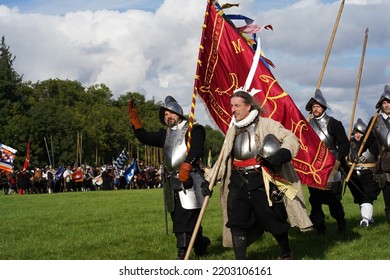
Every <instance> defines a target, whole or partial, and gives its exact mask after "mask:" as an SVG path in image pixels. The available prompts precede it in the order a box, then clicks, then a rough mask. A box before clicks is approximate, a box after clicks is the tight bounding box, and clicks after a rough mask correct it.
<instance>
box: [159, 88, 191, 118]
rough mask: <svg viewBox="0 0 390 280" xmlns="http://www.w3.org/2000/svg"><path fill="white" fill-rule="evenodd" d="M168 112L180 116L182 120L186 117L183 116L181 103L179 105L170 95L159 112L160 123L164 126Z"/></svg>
mask: <svg viewBox="0 0 390 280" xmlns="http://www.w3.org/2000/svg"><path fill="white" fill-rule="evenodd" d="M167 110H168V111H171V112H173V113H175V114H177V115H179V116H180V117H181V118H183V119H185V117H184V115H183V108H181V106H180V105H179V103H177V101H176V99H175V98H173V97H172V96H170V95H168V96H167V97H165V101H164V104H163V105H161V107H160V112H159V116H160V122H161V123H162V124H164V125H166V123H165V120H164V116H165V111H167Z"/></svg>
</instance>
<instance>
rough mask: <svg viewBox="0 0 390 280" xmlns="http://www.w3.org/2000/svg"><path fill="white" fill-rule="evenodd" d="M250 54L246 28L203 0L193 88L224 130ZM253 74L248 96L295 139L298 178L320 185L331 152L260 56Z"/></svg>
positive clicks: (328, 167)
mask: <svg viewBox="0 0 390 280" xmlns="http://www.w3.org/2000/svg"><path fill="white" fill-rule="evenodd" d="M219 8H220V6H219ZM257 47H260V46H257ZM254 54H255V51H254V49H253V46H252V45H251V44H250V42H248V40H247V39H246V37H245V34H242V33H240V32H239V31H238V30H237V28H236V27H235V26H234V24H233V23H232V22H231V20H230V19H228V17H227V16H226V15H225V14H224V13H223V11H222V10H219V11H217V9H216V7H215V6H214V5H213V4H211V1H208V7H207V12H206V14H205V21H204V24H203V34H202V39H201V46H200V48H199V56H198V67H197V70H196V76H195V83H194V92H197V93H198V94H199V95H200V97H201V98H202V100H203V101H204V104H205V105H206V107H207V109H208V112H209V114H210V116H211V117H212V118H213V120H214V122H215V124H216V125H217V126H218V127H219V128H220V130H221V131H222V132H223V133H226V131H227V129H228V127H229V124H230V120H231V117H232V114H231V107H230V96H231V95H232V94H233V91H234V90H236V89H238V88H240V87H242V86H244V85H245V82H246V79H247V76H248V73H249V70H250V69H251V65H252V62H253V57H254ZM253 77H254V78H253V80H252V83H251V85H248V87H247V88H248V89H249V90H250V91H251V92H252V90H256V92H255V93H254V95H253V96H254V98H255V100H257V102H258V103H259V104H260V105H261V106H262V108H263V109H264V113H263V114H262V115H263V117H268V118H272V119H274V120H276V121H278V122H280V123H281V124H283V126H284V127H286V128H287V129H289V130H291V131H292V132H293V133H294V134H295V135H296V136H297V138H298V140H299V144H300V150H299V152H298V154H297V156H296V157H295V158H294V159H293V160H292V164H293V166H294V168H295V170H296V171H297V174H298V176H299V178H300V179H301V182H302V183H303V184H306V185H310V186H313V187H318V188H325V187H326V183H327V180H328V177H329V175H330V173H331V171H332V169H333V167H334V165H335V158H334V156H333V155H332V153H330V152H329V150H328V149H327V148H326V147H325V146H324V144H323V143H322V142H321V140H320V138H319V137H318V135H317V134H316V133H315V131H314V130H313V129H312V127H311V126H310V125H309V124H308V122H307V120H306V118H305V117H304V116H303V115H302V113H301V112H300V111H299V109H298V108H297V106H296V105H295V104H294V102H293V100H292V99H291V97H290V96H289V95H288V94H287V92H285V91H284V90H283V89H282V88H281V86H280V85H279V83H278V81H277V80H276V79H275V77H274V76H273V74H272V73H271V71H270V69H269V67H268V65H267V63H265V62H264V60H263V59H260V63H258V66H257V68H256V69H255V73H254V76H253Z"/></svg>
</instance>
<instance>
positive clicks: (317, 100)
mask: <svg viewBox="0 0 390 280" xmlns="http://www.w3.org/2000/svg"><path fill="white" fill-rule="evenodd" d="M315 103H318V104H320V105H321V106H322V107H324V108H325V110H326V109H328V108H329V107H328V104H327V103H326V100H325V98H324V96H323V95H322V92H321V90H319V89H316V92H315V93H314V97H312V98H310V100H309V102H307V104H306V107H305V109H306V111H309V112H311V107H312V106H313V104H315Z"/></svg>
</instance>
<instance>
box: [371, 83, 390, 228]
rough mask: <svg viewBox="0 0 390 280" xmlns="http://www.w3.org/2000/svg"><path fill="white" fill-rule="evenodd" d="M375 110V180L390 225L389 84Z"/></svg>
mask: <svg viewBox="0 0 390 280" xmlns="http://www.w3.org/2000/svg"><path fill="white" fill-rule="evenodd" d="M375 108H376V109H379V113H378V118H377V119H376V122H375V124H374V127H373V136H374V137H375V138H376V139H377V141H378V143H379V146H380V148H379V158H378V161H377V165H376V178H377V180H378V182H379V187H380V188H381V189H382V192H383V198H384V201H385V213H386V219H387V222H388V223H389V224H390V123H389V122H390V84H389V85H386V86H385V89H384V92H383V94H382V95H381V97H380V99H379V101H378V103H377V104H376V106H375ZM370 122H371V121H370Z"/></svg>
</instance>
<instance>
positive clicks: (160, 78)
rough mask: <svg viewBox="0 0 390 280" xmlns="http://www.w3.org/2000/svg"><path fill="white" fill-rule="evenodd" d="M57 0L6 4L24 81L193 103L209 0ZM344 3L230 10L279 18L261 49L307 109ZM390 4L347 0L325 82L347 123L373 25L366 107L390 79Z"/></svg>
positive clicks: (365, 111)
mask: <svg viewBox="0 0 390 280" xmlns="http://www.w3.org/2000/svg"><path fill="white" fill-rule="evenodd" d="M54 2H55V4H53V5H52V4H50V5H48V2H47V1H45V4H46V5H48V6H45V7H46V11H49V8H50V12H45V13H42V12H41V11H44V9H43V8H44V7H42V6H40V4H39V3H40V2H39V1H34V4H35V5H32V6H31V7H14V6H8V7H7V6H4V5H0V35H4V36H5V39H6V44H7V45H8V46H10V51H11V52H12V54H14V55H16V60H15V63H14V66H15V69H16V70H17V72H18V73H20V74H23V75H24V80H31V81H32V82H36V81H38V80H39V81H42V80H45V79H50V78H60V79H71V80H78V81H80V82H81V83H83V84H84V85H85V86H88V85H91V84H97V83H104V84H106V85H107V86H108V87H109V88H110V89H111V90H112V91H113V94H114V96H116V97H117V96H119V95H121V94H124V93H125V92H127V91H139V92H141V93H143V94H145V95H146V98H152V97H154V98H155V99H156V101H163V100H164V98H165V96H166V95H167V94H170V95H173V96H174V97H175V98H176V99H177V100H178V101H179V102H180V103H181V104H182V105H183V109H184V111H185V112H189V110H190V104H191V97H192V89H193V84H194V76H195V70H196V61H197V56H198V48H199V43H200V36H201V31H202V30H201V29H202V24H203V17H204V12H205V8H206V7H205V6H206V1H204V0H191V1H187V3H186V4H185V5H179V4H178V2H177V0H165V1H157V2H156V1H144V2H145V3H146V4H147V5H149V6H148V7H149V8H147V9H143V10H141V6H140V3H142V1H141V2H140V1H138V0H134V1H110V4H111V3H112V5H115V6H114V8H110V7H107V5H108V4H107V3H106V1H94V2H93V4H94V5H96V6H93V7H92V6H91V5H93V4H91V3H89V1H76V2H77V3H76V2H75V1H66V2H63V1H54ZM61 3H65V4H68V8H67V10H62V11H65V12H61V11H59V12H54V11H57V10H58V9H59V8H61V6H60V5H59V4H61ZM156 3H159V4H160V3H162V4H161V5H160V6H156ZM76 5H77V6H76ZM153 5H154V6H153ZM339 6H340V1H332V0H323V1H320V0H301V1H287V0H284V1H271V0H270V1H255V0H242V1H240V6H239V7H238V8H232V9H229V10H226V13H227V14H229V13H237V14H238V13H241V14H244V15H246V16H249V17H251V18H253V19H255V22H256V23H258V24H272V25H273V27H274V31H263V32H262V33H261V38H262V48H263V49H264V51H265V54H266V56H267V57H268V58H270V59H271V60H272V61H273V62H274V63H275V64H276V69H274V70H273V73H274V75H275V77H276V78H277V79H278V80H279V82H280V84H281V86H282V87H283V88H284V89H285V90H286V91H287V92H289V93H290V94H291V96H292V97H293V99H294V101H295V102H296V103H297V105H298V107H299V108H300V109H301V110H302V112H303V114H305V113H306V112H305V111H304V105H305V104H306V102H307V101H308V100H309V99H310V97H311V96H312V95H313V94H314V91H315V87H316V84H317V81H318V79H319V74H320V70H321V66H322V63H323V60H324V56H325V51H326V48H327V46H328V43H329V39H330V35H331V32H332V28H333V25H334V22H335V19H336V16H337V13H338V10H339ZM70 7H76V8H70ZM22 8H23V9H22ZM22 10H23V12H22ZM25 10H27V11H25ZM389 10H390V1H388V0H369V1H368V0H347V1H346V3H345V6H344V9H343V13H342V16H341V19H340V23H339V27H338V30H337V34H336V37H335V41H334V44H333V47H332V52H331V54H330V56H329V60H328V64H327V67H326V70H325V74H324V77H323V80H322V84H321V90H322V91H323V93H324V95H325V97H326V99H327V101H328V103H329V105H330V107H331V108H332V110H331V111H330V114H332V115H333V116H335V117H336V118H338V119H340V120H342V121H343V123H344V125H345V126H346V127H348V126H349V121H350V112H351V106H352V101H353V96H354V93H355V86H356V80H357V73H358V67H359V63H360V57H361V50H362V45H363V38H364V31H365V29H366V28H367V27H368V28H369V38H368V44H367V50H366V57H365V62H364V68H363V73H362V79H361V85H360V91H359V100H358V105H357V109H356V114H357V116H359V117H361V118H362V119H363V120H364V121H366V122H367V121H368V117H369V116H370V115H372V114H373V112H374V110H375V108H374V106H375V104H376V102H377V100H378V99H379V96H380V94H381V93H382V92H383V87H384V85H385V84H386V83H389V82H390V81H389V74H390V57H389V53H390V52H389V51H390V39H389V38H390V25H389V24H388V23H387V21H388V20H387V11H389ZM198 100H199V99H198ZM196 108H197V111H196V112H195V118H197V119H199V121H201V122H203V123H207V124H210V123H211V121H210V120H209V119H208V118H207V114H204V107H203V106H200V105H199V106H197V107H196ZM355 119H356V118H355Z"/></svg>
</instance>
